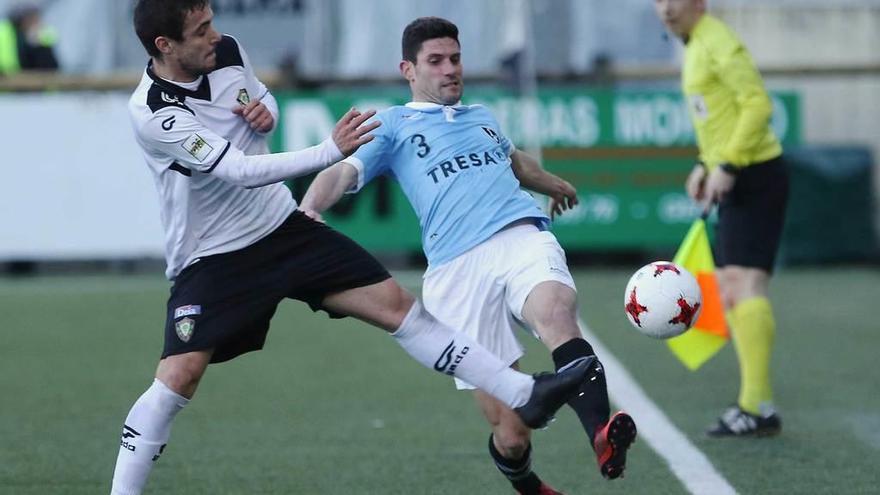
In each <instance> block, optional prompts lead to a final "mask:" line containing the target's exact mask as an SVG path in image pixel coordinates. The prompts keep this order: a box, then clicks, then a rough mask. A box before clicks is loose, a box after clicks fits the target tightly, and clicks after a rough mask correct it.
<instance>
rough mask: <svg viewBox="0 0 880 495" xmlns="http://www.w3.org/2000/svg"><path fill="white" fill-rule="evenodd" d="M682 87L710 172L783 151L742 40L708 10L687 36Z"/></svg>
mask: <svg viewBox="0 0 880 495" xmlns="http://www.w3.org/2000/svg"><path fill="white" fill-rule="evenodd" d="M681 83H682V91H684V95H685V97H686V98H687V101H688V107H689V108H690V114H691V119H692V121H693V123H694V130H695V131H696V135H697V145H698V146H699V148H700V159H701V160H702V161H703V163H705V164H706V166H707V167H709V169H710V170H711V169H712V168H714V167H716V166H718V165H720V164H722V163H730V164H732V165H734V166H737V167H745V166H748V165H751V164H753V163H758V162H764V161H767V160H771V159H773V158H776V157H777V156H779V155H781V154H782V146H781V145H780V144H779V140H778V139H776V136H775V135H774V134H773V131H772V130H771V129H770V115H771V114H772V112H773V105H772V104H771V102H770V98H769V97H768V96H767V92H766V91H765V90H764V83H763V81H761V75H760V74H759V73H758V70H757V69H756V68H755V63H754V62H753V61H752V57H751V56H750V55H749V52H748V51H747V50H746V48H745V46H743V44H742V42H740V40H739V39H738V38H737V37H736V35H735V34H734V33H733V31H731V30H730V28H728V27H727V26H726V25H725V24H724V23H722V22H721V21H720V20H718V19H717V18H715V17H713V16H711V15H709V14H705V15H703V17H701V18H700V20H699V21H698V22H697V24H696V25H695V26H694V28H693V29H692V30H691V33H690V36H689V37H688V40H687V43H686V46H685V54H684V67H683V68H682V73H681Z"/></svg>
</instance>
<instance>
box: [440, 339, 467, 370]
mask: <svg viewBox="0 0 880 495" xmlns="http://www.w3.org/2000/svg"><path fill="white" fill-rule="evenodd" d="M455 349H456V347H455V341H454V340H453V341H452V342H450V343H449V345H448V346H446V349H444V350H443V353H442V354H440V357H439V358H437V362H435V363H434V369H435V370H437V371H439V372H440V373H445V374H447V375H450V376H452V375H455V369H456V368H458V365H459V363H461V360H462V359H464V356H465V355H466V354H467V353H468V351H469V350H471V348H470V347H468V346H464V347H462V348H461V351H459V352H458V354H455ZM453 354H455V357H454V358H453V357H452V355H453Z"/></svg>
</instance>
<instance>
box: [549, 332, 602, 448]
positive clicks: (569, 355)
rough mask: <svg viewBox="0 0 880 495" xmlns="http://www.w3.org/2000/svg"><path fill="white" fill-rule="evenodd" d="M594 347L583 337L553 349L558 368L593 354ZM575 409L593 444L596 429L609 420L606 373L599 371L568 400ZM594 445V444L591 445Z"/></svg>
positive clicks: (554, 361) (554, 360)
mask: <svg viewBox="0 0 880 495" xmlns="http://www.w3.org/2000/svg"><path fill="white" fill-rule="evenodd" d="M594 354H595V353H594V352H593V347H592V346H591V345H590V344H589V343H587V341H586V340H584V339H581V338H576V339H571V340H569V341H568V342H566V343H564V344H562V345H561V346H559V347H557V348H556V350H554V351H553V363H554V364H555V365H556V370H557V371H558V370H559V369H561V368H564V367H566V366H567V365H569V364H571V363H572V362H573V361H577V360H579V359H582V358H585V357H587V356H592V355H594ZM568 405H569V406H571V408H572V409H574V412H575V413H577V416H578V418H579V419H580V420H581V424H582V425H583V427H584V430H586V432H587V435H589V437H590V442H591V444H592V442H593V439H594V437H595V436H596V429H598V428H599V426H601V425H603V424H604V423H606V422H607V421H608V415H609V414H611V406H610V405H609V404H608V387H607V385H606V384H605V373H604V371H603V372H602V373H599V375H597V376H596V379H595V380H592V381H588V382H585V383H584V384H583V385H582V386H581V389H580V392H579V393H578V395H575V396H574V397H573V398H572V399H571V400H569V401H568ZM591 446H592V445H591Z"/></svg>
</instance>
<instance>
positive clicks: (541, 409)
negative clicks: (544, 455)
mask: <svg viewBox="0 0 880 495" xmlns="http://www.w3.org/2000/svg"><path fill="white" fill-rule="evenodd" d="M599 373H602V366H601V365H600V364H599V361H597V360H596V356H590V357H588V358H585V359H584V360H582V361H581V362H579V363H577V364H576V365H574V366H572V367H570V368H566V369H564V370H562V371H559V372H557V373H539V374H537V375H535V385H534V388H532V395H531V396H529V401H528V402H526V403H525V404H524V405H522V406H520V407H517V408H516V409H514V411H515V412H516V413H517V414H518V415H519V418H520V419H521V420H522V421H523V423H525V425H526V426H528V427H529V428H532V429H537V428H544V427H545V426H547V424H548V423H550V421H552V420H553V415H554V414H556V411H557V410H558V409H559V408H560V407H562V405H563V404H565V403H566V402H568V400H569V399H571V398H572V397H573V396H574V394H576V393H577V392H578V390H579V389H580V388H581V385H582V384H583V383H584V382H585V381H587V380H589V379H590V378H592V377H594V376H595V375H597V374H599Z"/></svg>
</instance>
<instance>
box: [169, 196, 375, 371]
mask: <svg viewBox="0 0 880 495" xmlns="http://www.w3.org/2000/svg"><path fill="white" fill-rule="evenodd" d="M390 277H391V275H389V274H388V271H387V270H385V268H384V267H383V266H382V265H381V264H380V263H379V262H378V261H377V260H376V259H375V258H374V257H373V256H372V255H370V254H369V253H368V252H367V251H365V250H364V249H363V248H362V247H360V246H359V245H357V244H356V243H355V242H354V241H352V240H351V239H349V238H348V237H346V236H344V235H342V234H340V233H339V232H337V231H335V230H333V229H331V228H330V227H327V226H326V225H324V224H323V223H320V222H316V221H314V220H312V219H311V218H309V217H307V216H306V215H304V214H303V213H302V212H299V211H296V212H294V213H293V214H291V215H290V217H288V218H287V220H285V221H284V223H283V224H281V226H280V227H278V228H277V229H276V230H275V231H273V232H272V233H271V234H269V235H268V236H266V237H264V238H263V239H260V240H259V241H257V242H255V243H254V244H252V245H250V246H248V247H246V248H244V249H241V250H238V251H233V252H230V253H223V254H217V255H213V256H205V257H204V258H201V259H200V260H199V261H198V262H196V263H194V264H192V265H190V266H188V267H186V268H185V269H184V270H183V271H182V272H181V273H180V274H179V275H178V276H177V278H176V279H175V281H174V285H173V286H172V287H171V296H170V297H169V299H168V316H167V320H166V323H165V349H164V350H163V352H162V357H163V358H164V357H167V356H171V355H174V354H183V353H186V352H192V351H198V350H204V349H211V348H213V349H214V354H213V357H212V358H211V362H212V363H219V362H223V361H228V360H230V359H232V358H234V357H236V356H238V355H240V354H244V353H245V352H249V351H255V350H259V349H262V347H263V343H264V342H265V340H266V334H267V333H268V331H269V320H270V319H271V318H272V315H273V314H275V309H276V308H277V306H278V303H279V302H281V300H282V299H285V298H291V299H298V300H300V301H304V302H306V303H308V304H309V306H311V308H312V310H313V311H318V310H321V309H324V308H323V307H322V302H323V300H324V298H325V297H326V296H328V295H330V294H334V293H337V292H341V291H344V290H347V289H353V288H356V287H363V286H367V285H372V284H375V283H378V282H382V281H383V280H386V279H388V278H390ZM328 313H329V311H328ZM330 316H331V317H336V318H341V317H343V315H337V314H332V313H331V315H330Z"/></svg>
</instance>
